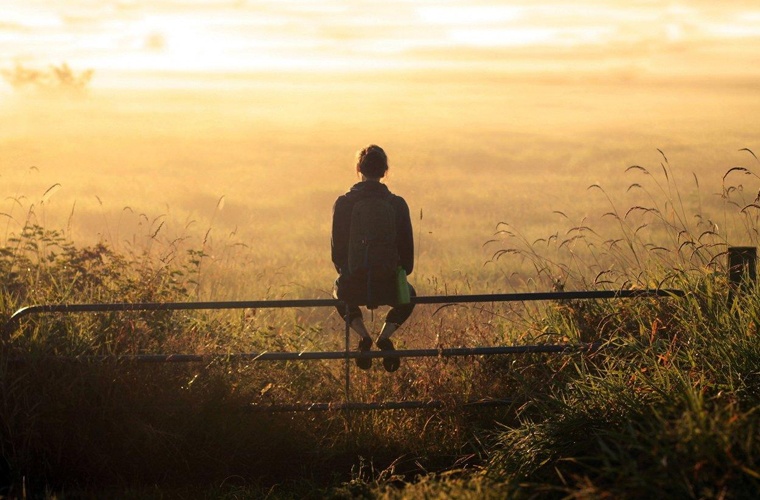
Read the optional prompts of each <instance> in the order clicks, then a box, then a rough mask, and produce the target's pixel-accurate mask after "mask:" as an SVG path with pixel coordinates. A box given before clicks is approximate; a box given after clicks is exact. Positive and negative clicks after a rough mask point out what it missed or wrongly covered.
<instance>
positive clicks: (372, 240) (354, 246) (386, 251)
mask: <svg viewBox="0 0 760 500" xmlns="http://www.w3.org/2000/svg"><path fill="white" fill-rule="evenodd" d="M391 200H392V195H390V194H389V195H387V196H368V197H366V198H362V199H360V200H359V201H357V202H356V204H355V205H354V208H353V211H352V212H351V228H350V233H349V240H348V270H349V273H350V274H351V275H352V276H357V277H358V276H362V277H363V276H366V278H367V297H368V298H367V300H368V303H369V305H374V304H373V302H374V301H373V300H372V298H373V295H375V294H374V293H373V292H374V291H375V290H374V287H373V285H379V284H381V283H387V282H389V281H391V282H392V280H394V279H395V276H396V270H397V268H398V262H399V255H398V246H397V244H396V209H395V208H394V207H393V204H392V203H391Z"/></svg>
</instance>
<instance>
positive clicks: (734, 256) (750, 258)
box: [728, 247, 757, 304]
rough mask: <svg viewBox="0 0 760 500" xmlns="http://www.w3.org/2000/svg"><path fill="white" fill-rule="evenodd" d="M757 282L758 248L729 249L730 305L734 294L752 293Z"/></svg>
mask: <svg viewBox="0 0 760 500" xmlns="http://www.w3.org/2000/svg"><path fill="white" fill-rule="evenodd" d="M756 281H757V248H756V247H728V283H729V292H728V298H729V303H730V304H733V302H734V298H735V296H734V294H736V293H740V292H745V293H746V292H748V291H750V290H751V289H752V288H753V287H754V285H755V282H756Z"/></svg>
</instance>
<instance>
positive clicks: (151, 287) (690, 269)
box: [0, 155, 760, 498]
mask: <svg viewBox="0 0 760 500" xmlns="http://www.w3.org/2000/svg"><path fill="white" fill-rule="evenodd" d="M662 156H663V162H662V165H661V167H662V173H661V174H658V175H657V176H655V175H652V174H651V173H650V172H649V170H647V169H644V168H642V167H636V168H632V169H629V171H628V172H627V175H631V176H635V175H639V176H641V178H636V179H634V180H633V181H632V184H631V186H632V187H630V188H629V189H628V192H634V193H637V196H639V197H640V201H638V202H636V203H635V204H632V205H631V206H630V207H621V206H618V204H619V201H618V200H620V199H621V197H620V196H618V195H617V194H615V193H611V194H607V193H606V192H604V190H603V189H601V187H592V188H591V190H590V193H592V194H594V195H595V194H597V193H602V194H604V197H605V199H606V200H607V203H608V204H609V208H608V209H605V210H604V215H602V216H601V217H599V218H598V219H594V220H591V219H587V220H584V221H581V222H580V223H573V222H571V221H570V220H569V219H568V221H567V222H568V225H569V227H568V228H566V229H562V228H557V230H556V231H555V232H552V234H550V235H548V236H546V237H543V238H535V239H534V238H532V237H531V238H529V237H527V236H524V234H523V233H522V232H521V231H520V230H519V229H518V228H516V227H514V226H513V225H506V224H500V225H499V230H500V232H499V234H498V235H497V236H496V241H494V242H491V243H489V244H488V245H487V246H488V247H490V248H492V249H493V256H494V257H493V259H492V261H491V262H490V263H489V264H488V265H487V266H486V267H485V268H484V269H492V270H493V273H494V274H491V275H488V274H487V273H489V272H491V271H482V272H483V273H486V275H487V276H490V279H492V280H494V282H496V280H497V277H498V276H503V275H504V274H505V269H510V270H515V272H514V273H512V274H511V275H510V276H511V279H510V281H509V283H511V285H510V286H512V287H513V288H516V289H521V290H532V289H536V290H547V289H566V290H571V289H588V288H591V289H594V288H598V289H614V288H619V287H625V288H643V287H664V288H677V289H681V290H684V291H685V292H686V295H685V296H684V297H682V298H667V299H654V298H641V299H628V300H608V301H601V300H599V301H556V302H548V303H541V304H489V305H487V306H483V307H481V306H478V307H475V306H472V305H471V306H465V305H461V306H449V307H443V308H438V309H434V308H423V307H419V308H418V310H417V311H416V312H415V314H414V316H413V317H412V319H411V320H410V322H409V324H408V325H406V326H405V329H407V330H406V331H405V332H403V333H401V332H400V333H399V335H398V341H399V345H400V346H402V347H433V346H444V347H455V346H460V345H462V346H465V345H466V346H474V345H494V344H511V343H540V342H566V341H601V342H603V348H602V349H600V350H598V351H595V352H593V353H573V354H568V355H562V356H557V355H540V354H531V355H525V356H501V357H492V358H478V357H473V358H464V359H420V360H404V362H403V365H402V368H401V370H399V372H397V373H395V374H393V375H389V374H386V373H385V372H384V371H383V370H382V368H381V367H380V366H378V365H379V363H375V366H374V367H373V369H372V370H370V371H369V372H361V371H358V370H357V369H356V368H355V367H353V366H352V367H351V370H352V395H351V396H352V398H353V399H354V400H358V401H382V400H415V399H423V400H424V399H438V400H442V401H444V402H445V403H446V405H445V407H444V408H442V409H437V410H415V411H386V412H365V413H360V412H355V413H343V412H328V413H281V414H266V413H255V412H250V411H246V408H247V407H248V406H249V405H250V403H272V402H278V403H295V402H304V401H343V400H344V398H345V394H344V393H343V378H342V377H343V369H344V365H343V364H342V362H327V361H325V362H314V363H302V362H278V363H264V362H258V363H255V362H246V363H240V362H232V361H229V360H225V359H224V358H223V357H221V358H219V359H218V360H216V361H214V362H211V363H208V364H205V365H185V364H183V365H173V364H161V365H159V364H155V365H145V364H137V363H129V362H122V363H116V362H77V363H72V362H68V361H63V360H61V359H56V358H55V356H59V355H64V356H77V355H86V354H108V355H114V354H121V353H133V354H138V353H139V354H146V353H166V352H182V353H204V354H212V353H215V354H223V353H226V352H246V351H261V350H277V351H280V350H282V351H284V350H288V351H292V350H321V349H326V350H333V349H338V350H340V349H342V342H343V326H342V323H341V319H340V318H339V317H337V315H336V314H334V313H332V312H331V311H323V310H299V311H289V310H285V311H264V310H258V311H250V310H248V311H227V312H214V311H203V312H192V313H191V312H182V313H180V312H176V313H167V312H130V313H122V314H110V313H108V314H98V315H58V316H56V315H47V316H41V317H39V318H34V319H28V320H25V321H24V322H23V323H22V325H21V328H20V329H19V330H18V332H17V333H15V334H14V335H13V337H12V338H10V339H8V340H6V341H5V342H4V343H3V344H2V358H0V375H1V376H2V377H0V379H1V380H2V384H3V387H2V389H3V390H2V392H0V416H2V419H1V420H2V423H3V425H2V427H1V428H0V447H1V448H0V449H1V450H2V457H3V462H2V463H0V470H2V478H3V481H2V483H3V488H4V489H3V490H0V495H7V496H9V497H20V496H23V495H22V492H23V491H26V492H28V493H29V494H32V495H34V496H41V497H45V496H47V497H55V498H68V497H81V496H92V497H98V496H103V495H107V496H109V497H116V498H118V497H121V498H172V497H178V496H179V497H182V496H203V497H209V498H246V497H265V496H269V497H273V498H304V497H313V498H322V497H328V498H355V497H359V498H361V497H364V498H446V497H457V498H459V497H461V498H504V497H516V498H523V497H525V498H529V497H535V496H548V497H559V498H563V497H569V498H598V497H614V498H641V497H646V496H651V497H655V498H660V497H677V498H680V497H684V498H749V497H752V496H753V495H754V494H756V492H757V491H758V490H760V434H759V432H760V431H759V429H760V415H759V414H758V413H759V412H760V409H759V408H760V368H759V367H760V341H759V340H760V339H759V338H758V331H757V328H758V324H760V299H758V296H759V295H758V291H760V290H758V287H757V285H755V284H750V283H747V284H746V287H745V288H744V289H741V290H734V289H732V285H731V284H729V283H728V280H727V278H726V275H727V272H726V271H727V270H726V259H725V251H726V247H727V246H728V245H729V244H731V240H729V239H728V237H727V235H726V233H725V232H724V231H731V232H732V234H735V233H736V232H737V231H739V229H742V230H744V231H746V232H747V240H748V241H750V242H751V243H756V235H757V231H756V229H757V227H758V225H757V217H756V214H757V211H756V210H755V207H753V206H752V204H753V202H752V199H749V198H748V199H744V198H743V197H745V196H747V195H745V194H744V193H748V192H753V191H752V188H754V187H756V186H754V185H751V184H747V186H742V188H741V189H739V188H738V187H737V185H734V184H733V183H732V182H731V181H732V180H733V176H734V175H736V174H744V175H745V177H744V178H743V179H745V180H746V179H751V182H755V183H757V178H756V177H755V176H754V174H752V170H751V169H748V168H745V169H744V171H737V170H733V171H731V172H728V173H727V174H726V175H725V176H724V179H723V180H724V191H723V193H722V200H723V203H724V213H722V214H719V215H720V217H721V219H722V221H723V222H721V224H720V225H718V226H716V224H715V223H714V222H712V219H713V218H715V217H712V218H710V217H707V216H705V215H704V214H702V213H700V212H699V207H700V203H699V198H700V196H699V193H698V192H697V193H696V194H695V193H691V191H689V194H688V196H687V195H686V194H682V192H681V191H680V189H679V187H678V186H677V185H676V184H675V182H674V180H673V179H674V176H673V175H672V171H671V167H670V165H669V164H668V162H667V158H666V157H665V155H662ZM747 173H749V174H750V175H747ZM694 189H698V182H697V181H696V179H695V183H694ZM755 191H756V189H755ZM590 195H591V194H590ZM750 198H751V197H750ZM613 200H614V202H613ZM721 228H722V229H721ZM154 231H156V228H155V227H154V228H152V229H150V232H154ZM146 241H147V242H148V243H150V245H151V246H150V247H147V246H143V247H135V248H133V249H132V250H131V251H129V252H117V251H115V250H113V249H111V248H110V247H109V246H107V245H104V244H97V245H94V246H84V247H82V246H77V245H75V244H74V243H73V242H71V241H69V240H68V239H67V238H66V237H65V236H64V233H63V232H61V231H57V230H51V229H47V228H45V227H43V226H40V225H38V224H35V223H34V219H33V218H29V220H28V223H27V224H25V225H24V229H23V231H21V232H20V233H19V234H10V235H9V236H8V237H7V238H6V241H5V245H4V247H3V249H2V252H1V253H0V274H2V277H3V279H2V289H1V290H0V300H1V301H2V311H1V313H0V314H2V319H3V320H6V319H7V318H8V317H9V316H10V314H11V313H12V312H13V311H14V310H15V309H16V308H18V307H20V306H22V305H28V304H33V303H57V302H109V301H154V300H156V301H170V300H171V301H182V300H195V299H197V298H198V297H206V296H207V294H209V293H210V292H209V289H208V288H204V287H208V286H211V283H215V282H218V281H219V280H220V279H223V276H224V275H225V266H227V267H229V268H230V269H234V261H235V258H232V257H231V258H230V259H228V260H226V261H220V260H213V259H209V257H208V255H211V254H212V253H214V254H217V255H219V254H220V250H224V249H219V248H213V247H212V245H210V244H208V242H206V241H202V242H201V240H197V239H195V240H194V239H192V238H187V239H185V240H182V241H178V242H176V243H175V244H173V245H169V246H162V245H159V244H155V242H156V241H157V240H155V239H151V238H147V240H146ZM195 243H201V244H200V245H196V244H195ZM221 253H223V252H221ZM235 255H237V254H235ZM220 262H221V263H222V264H224V265H219V264H220ZM307 279H309V278H307ZM469 279H470V277H469V276H468V275H467V274H462V278H461V280H458V281H456V282H444V283H442V282H439V281H438V280H436V278H435V277H427V278H425V281H424V282H423V283H420V288H421V289H423V290H427V292H426V293H430V294H433V293H468V292H469V291H470V290H472V285H471V283H470V281H469ZM261 281H262V283H258V284H256V287H260V288H257V290H259V289H260V290H264V291H266V290H267V288H266V286H267V283H266V279H265V278H262V280H261ZM217 286H218V285H217ZM267 296H268V297H273V298H276V297H277V294H276V293H275V294H273V293H272V292H271V290H270V291H269V292H268V293H265V292H262V295H261V297H267ZM378 321H379V317H378V316H377V315H376V318H375V323H377V322H378ZM374 326H378V325H377V324H375V325H374ZM19 357H23V360H22V361H19ZM505 396H506V397H509V398H510V399H511V400H512V401H513V403H512V405H511V406H509V407H503V408H497V409H487V410H486V409H478V410H475V409H462V407H460V406H459V403H461V402H464V401H466V400H468V399H472V398H483V397H505Z"/></svg>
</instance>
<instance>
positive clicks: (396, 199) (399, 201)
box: [391, 193, 409, 210]
mask: <svg viewBox="0 0 760 500" xmlns="http://www.w3.org/2000/svg"><path fill="white" fill-rule="evenodd" d="M391 203H393V204H394V205H395V206H396V207H399V208H405V209H407V210H409V205H407V203H406V200H405V199H404V197H403V196H400V195H398V194H394V193H391Z"/></svg>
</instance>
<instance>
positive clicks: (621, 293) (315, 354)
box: [2, 289, 685, 411]
mask: <svg viewBox="0 0 760 500" xmlns="http://www.w3.org/2000/svg"><path fill="white" fill-rule="evenodd" d="M684 295H685V292H683V291H682V290H672V289H643V290H614V291H612V290H609V291H608V290H601V291H577V292H530V293H506V294H482V295H440V296H417V297H412V298H411V303H413V304H460V303H483V302H529V301H545V300H579V299H631V298H640V297H661V298H666V297H682V296H684ZM340 304H341V302H339V301H338V300H335V299H293V300H253V301H228V302H142V303H112V304H43V305H34V306H28V307H23V308H21V309H19V310H17V311H16V312H15V313H13V315H12V316H11V317H10V318H9V320H8V321H7V322H6V324H5V325H4V327H3V336H2V340H3V342H4V343H5V342H8V341H9V340H10V339H11V336H12V335H13V334H14V332H16V331H17V330H18V329H19V328H20V327H21V326H22V320H23V319H24V318H27V317H29V316H36V315H41V314H51V313H58V314H74V313H96V312H118V311H178V310H200V309H205V310H222V309H266V308H270V309H281V308H296V307H335V306H337V305H340ZM345 340H346V344H345V350H344V351H305V352H251V353H232V354H224V355H204V354H134V355H118V356H102V355H92V356H77V357H68V358H67V357H57V359H69V360H72V361H109V360H115V361H133V362H141V363H200V362H209V361H212V360H213V359H215V358H224V359H239V360H248V361H262V362H263V361H309V360H345V365H346V367H345V401H342V402H331V403H325V402H318V403H301V404H270V405H252V406H251V408H250V409H251V410H252V411H324V410H391V409H415V408H441V407H443V402H441V401H437V400H430V401H384V402H376V403H362V402H354V401H352V400H351V377H350V373H351V370H350V361H351V360H352V359H356V358H380V357H383V356H386V355H387V353H383V352H382V351H371V352H358V351H352V350H350V347H349V342H350V331H349V326H348V322H346V339H345ZM600 345H601V343H598V342H595V343H576V344H541V345H516V346H491V347H459V348H448V349H407V350H397V351H394V356H397V357H400V358H404V357H406V358H421V357H455V356H494V355H505V354H530V353H557V354H562V353H570V352H579V351H586V352H589V351H594V350H597V349H599V347H600ZM510 403H511V401H510V400H508V399H485V400H476V401H470V402H468V403H466V405H469V406H502V405H508V404H510Z"/></svg>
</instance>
